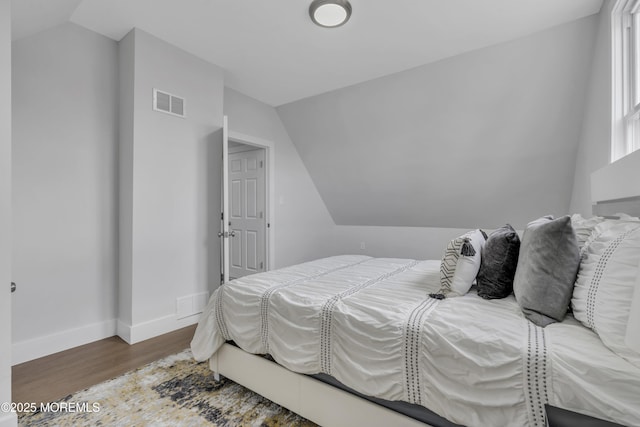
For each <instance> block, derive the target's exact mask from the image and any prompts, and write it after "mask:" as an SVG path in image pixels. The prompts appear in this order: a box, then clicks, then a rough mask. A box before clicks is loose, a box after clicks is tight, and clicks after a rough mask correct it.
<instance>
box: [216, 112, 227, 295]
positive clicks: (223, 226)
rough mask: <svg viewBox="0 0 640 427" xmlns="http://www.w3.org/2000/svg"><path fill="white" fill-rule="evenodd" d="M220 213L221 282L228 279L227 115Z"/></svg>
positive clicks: (223, 144) (223, 148) (224, 119)
mask: <svg viewBox="0 0 640 427" xmlns="http://www.w3.org/2000/svg"><path fill="white" fill-rule="evenodd" d="M221 202H222V215H221V217H220V232H218V237H219V238H220V242H221V243H220V246H221V248H220V253H221V255H222V259H221V262H220V264H221V265H220V269H221V270H222V271H221V274H220V276H221V277H220V278H221V279H222V283H227V282H228V281H229V221H228V220H227V216H228V215H227V212H229V126H228V120H227V116H224V117H223V118H222V200H221Z"/></svg>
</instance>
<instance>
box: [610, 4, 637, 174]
mask: <svg viewBox="0 0 640 427" xmlns="http://www.w3.org/2000/svg"><path fill="white" fill-rule="evenodd" d="M611 28H612V40H613V46H612V53H613V55H612V59H613V126H612V145H611V161H612V162H613V161H615V160H618V159H619V158H621V157H624V156H626V155H627V154H629V153H631V152H633V151H635V150H637V149H640V0H618V1H617V2H616V4H615V5H614V7H613V11H612V26H611Z"/></svg>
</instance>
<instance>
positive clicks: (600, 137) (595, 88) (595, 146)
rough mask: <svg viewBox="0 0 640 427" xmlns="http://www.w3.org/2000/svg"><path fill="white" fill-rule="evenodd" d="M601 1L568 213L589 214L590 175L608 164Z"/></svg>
mask: <svg viewBox="0 0 640 427" xmlns="http://www.w3.org/2000/svg"><path fill="white" fill-rule="evenodd" d="M613 3H614V2H613V1H612V0H605V2H604V3H603V5H602V8H601V9H600V14H599V15H598V31H597V37H596V41H595V45H594V53H593V60H592V62H591V66H590V67H589V69H590V71H591V75H590V78H589V85H588V87H587V99H586V105H585V111H584V119H583V121H582V130H581V134H580V145H579V147H578V151H577V155H576V168H575V175H574V180H573V193H572V195H571V207H570V211H571V212H577V213H581V214H582V215H591V173H592V172H594V171H596V170H597V169H600V168H602V167H604V166H606V165H607V164H609V161H610V157H611V9H612V8H613Z"/></svg>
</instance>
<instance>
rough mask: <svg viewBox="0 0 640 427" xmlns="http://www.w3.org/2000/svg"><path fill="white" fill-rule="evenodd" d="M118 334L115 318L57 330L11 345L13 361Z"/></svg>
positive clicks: (24, 359) (16, 361) (66, 348)
mask: <svg viewBox="0 0 640 427" xmlns="http://www.w3.org/2000/svg"><path fill="white" fill-rule="evenodd" d="M115 334H116V321H115V319H112V320H106V321H104V322H100V323H93V324H91V325H86V326H82V327H79V328H74V329H68V330H66V331H62V332H56V333H54V334H51V335H45V336H43V337H38V338H33V339H30V340H26V341H20V342H17V343H14V344H13V345H12V346H11V352H12V354H11V363H12V365H17V364H19V363H23V362H28V361H29V360H33V359H37V358H39V357H43V356H48V355H50V354H53V353H58V352H59V351H64V350H68V349H70V348H73V347H78V346H80V345H84V344H88V343H90V342H94V341H98V340H101V339H104V338H109V337H112V336H114V335H115Z"/></svg>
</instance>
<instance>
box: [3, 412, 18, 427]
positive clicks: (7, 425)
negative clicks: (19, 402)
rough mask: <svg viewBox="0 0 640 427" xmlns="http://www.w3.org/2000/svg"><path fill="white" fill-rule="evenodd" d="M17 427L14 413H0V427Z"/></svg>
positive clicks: (16, 416) (16, 417)
mask: <svg viewBox="0 0 640 427" xmlns="http://www.w3.org/2000/svg"><path fill="white" fill-rule="evenodd" d="M17 425H18V415H17V414H16V413H15V412H8V413H3V412H0V427H16V426H17Z"/></svg>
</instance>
